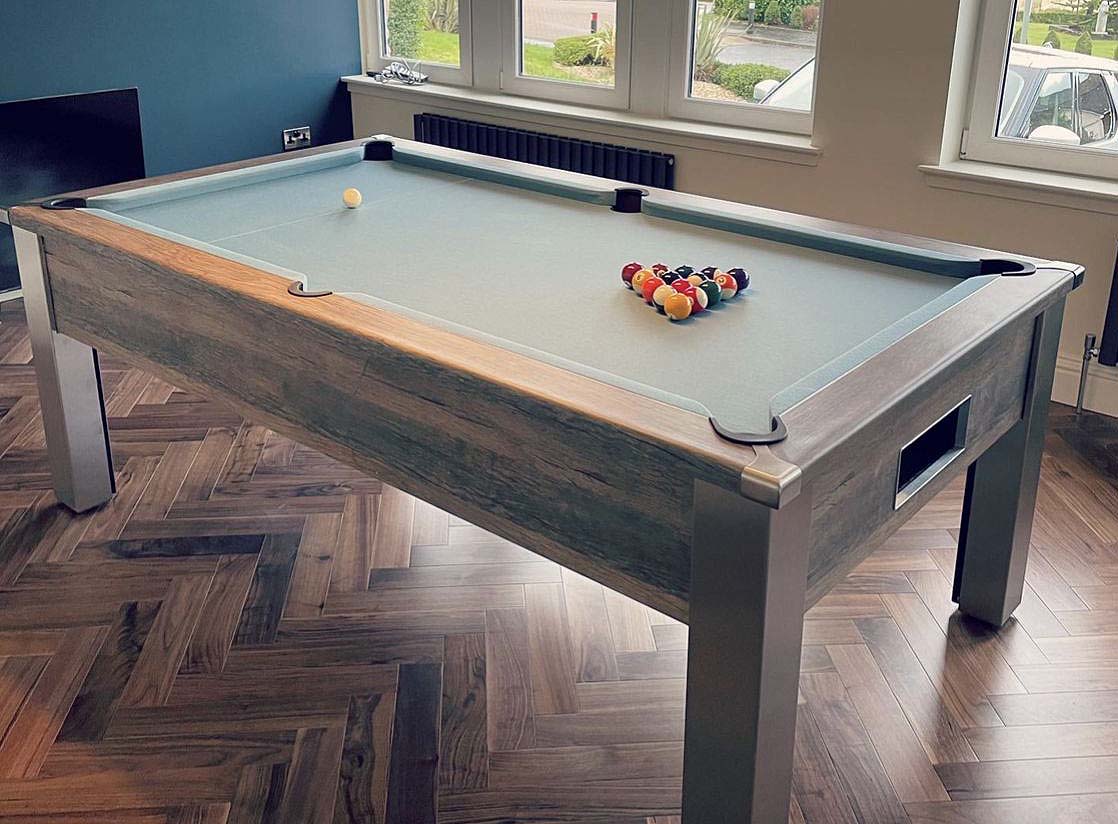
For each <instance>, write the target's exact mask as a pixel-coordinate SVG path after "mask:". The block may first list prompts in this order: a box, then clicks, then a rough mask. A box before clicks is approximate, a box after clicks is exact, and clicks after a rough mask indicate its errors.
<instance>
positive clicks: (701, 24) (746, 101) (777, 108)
mask: <svg viewBox="0 0 1118 824" xmlns="http://www.w3.org/2000/svg"><path fill="white" fill-rule="evenodd" d="M674 5H675V9H676V19H675V20H674V21H673V28H674V29H675V30H677V31H685V32H687V37H686V40H683V39H677V42H676V44H675V46H676V48H675V50H674V52H673V61H672V62H673V70H672V75H673V89H672V93H671V95H670V99H669V108H670V112H671V114H673V115H676V116H678V117H688V118H692V119H698V120H711V121H715V122H721V123H737V124H742V125H751V126H758V127H760V128H770V129H778V130H781V131H792V132H803V133H809V132H810V131H811V110H812V102H813V97H814V93H815V66H816V61H815V52H816V45H817V42H818V41H817V39H818V32H819V23H820V5H819V3H818V2H813V0H739V1H738V2H719V3H711V2H696V0H688V2H685V3H684V2H680V3H676V4H674Z"/></svg>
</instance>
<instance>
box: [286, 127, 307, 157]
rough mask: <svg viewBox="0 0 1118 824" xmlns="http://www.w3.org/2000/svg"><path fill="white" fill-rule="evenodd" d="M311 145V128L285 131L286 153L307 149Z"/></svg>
mask: <svg viewBox="0 0 1118 824" xmlns="http://www.w3.org/2000/svg"><path fill="white" fill-rule="evenodd" d="M310 145H311V127H310V126H296V127H295V128H294V129H284V130H283V150H284V151H285V152H290V151H291V150H292V149H305V148H307V147H308V146H310Z"/></svg>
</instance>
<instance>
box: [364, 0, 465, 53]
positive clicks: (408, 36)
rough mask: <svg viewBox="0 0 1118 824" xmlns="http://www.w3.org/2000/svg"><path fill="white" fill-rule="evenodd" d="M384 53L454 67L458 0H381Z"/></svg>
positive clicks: (456, 44) (456, 48)
mask: <svg viewBox="0 0 1118 824" xmlns="http://www.w3.org/2000/svg"><path fill="white" fill-rule="evenodd" d="M382 2H383V3H384V53H385V54H386V55H388V56H389V57H402V58H407V59H408V60H420V61H422V62H424V63H439V64H442V65H446V66H455V67H457V66H458V65H459V63H460V61H459V58H458V0H382Z"/></svg>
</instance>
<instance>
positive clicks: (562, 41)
mask: <svg viewBox="0 0 1118 824" xmlns="http://www.w3.org/2000/svg"><path fill="white" fill-rule="evenodd" d="M555 62H556V63H558V64H559V65H561V66H590V65H605V63H606V61H605V60H599V59H598V58H596V57H595V56H594V37H593V35H589V34H580V35H578V36H577V37H560V38H559V39H558V40H556V41H555Z"/></svg>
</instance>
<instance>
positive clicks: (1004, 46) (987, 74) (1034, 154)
mask: <svg viewBox="0 0 1118 824" xmlns="http://www.w3.org/2000/svg"><path fill="white" fill-rule="evenodd" d="M1016 11H1017V0H986V2H985V3H984V6H983V10H982V19H981V22H980V24H979V31H978V41H977V49H976V53H975V63H974V70H975V71H974V82H973V83H972V84H971V101H970V118H969V123H968V125H967V127H966V130H965V131H964V133H963V135H962V138H961V141H960V151H959V154H960V157H961V158H962V159H964V160H978V161H985V162H989V163H1000V164H1003V165H1008V166H1023V167H1025V168H1028V169H1035V170H1038V171H1052V172H1066V173H1069V174H1080V175H1088V176H1091V177H1107V178H1118V152H1115V151H1114V150H1113V149H1109V150H1107V149H1092V148H1090V147H1083V146H1061V145H1060V144H1057V143H1042V142H1040V141H1035V140H1027V139H1024V138H1006V137H998V136H997V135H996V130H997V125H998V109H999V108H1000V106H1001V97H1002V82H1003V80H1004V77H1005V72H1006V69H1007V66H1008V63H1009V47H1010V38H1011V37H1012V35H1013V28H1014V25H1015V21H1014V17H1015V15H1016ZM1069 68H1071V69H1072V70H1073V71H1074V69H1075V67H1074V66H1072V67H1069Z"/></svg>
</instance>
